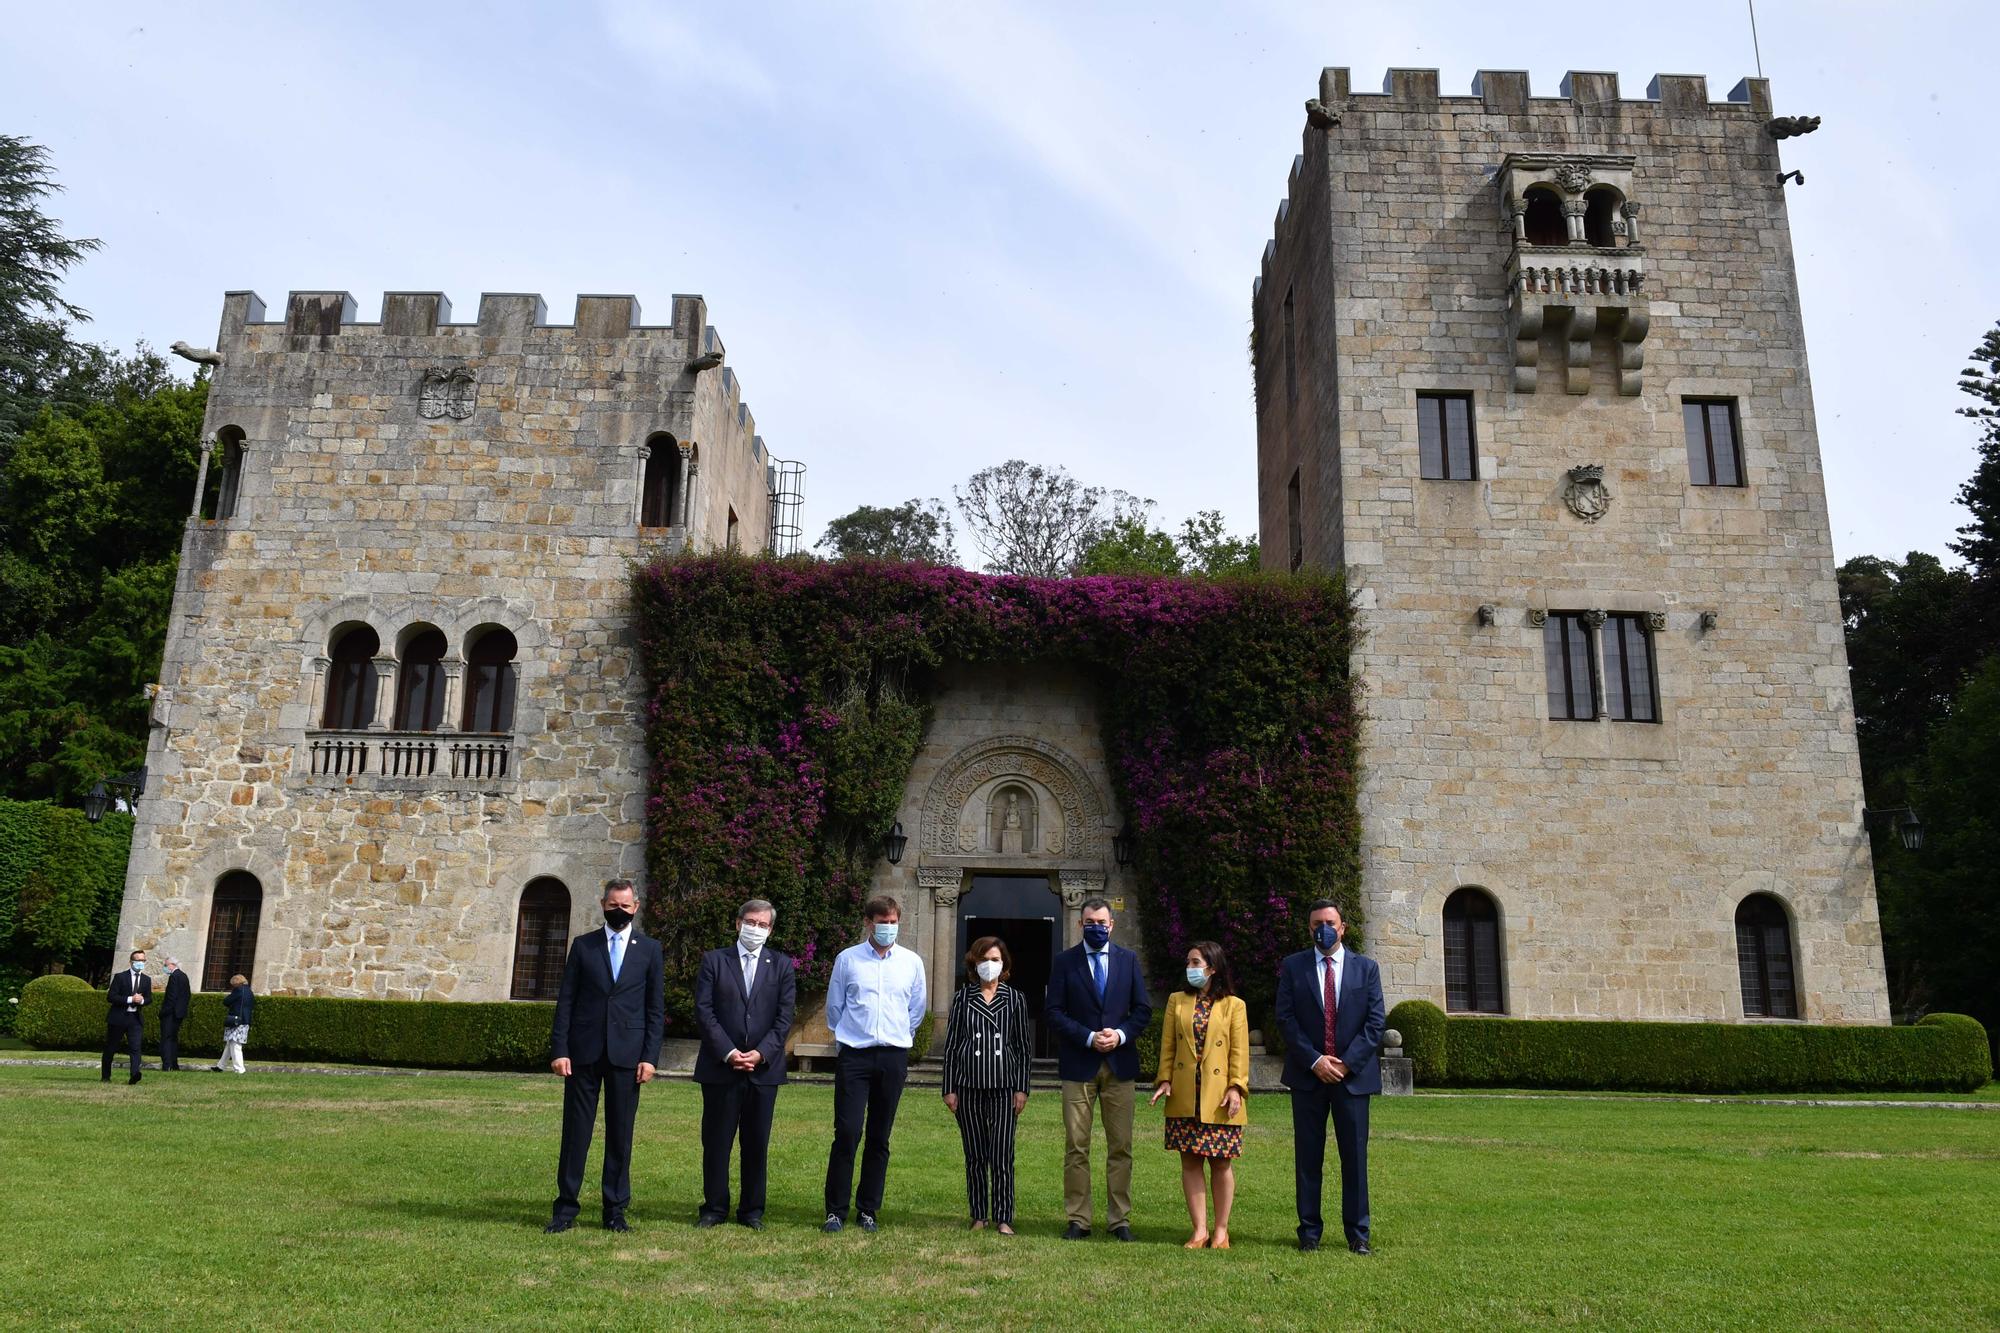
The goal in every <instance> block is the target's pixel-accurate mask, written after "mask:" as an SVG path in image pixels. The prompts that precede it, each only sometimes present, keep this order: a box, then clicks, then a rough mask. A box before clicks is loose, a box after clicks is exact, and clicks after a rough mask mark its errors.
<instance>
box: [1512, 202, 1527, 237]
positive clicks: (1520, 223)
mask: <svg viewBox="0 0 2000 1333" xmlns="http://www.w3.org/2000/svg"><path fill="white" fill-rule="evenodd" d="M1507 211H1508V212H1509V213H1511V214H1513V215H1514V244H1516V245H1526V244H1527V243H1528V201H1527V200H1525V199H1522V198H1519V197H1516V198H1513V199H1509V200H1508V201H1507Z"/></svg>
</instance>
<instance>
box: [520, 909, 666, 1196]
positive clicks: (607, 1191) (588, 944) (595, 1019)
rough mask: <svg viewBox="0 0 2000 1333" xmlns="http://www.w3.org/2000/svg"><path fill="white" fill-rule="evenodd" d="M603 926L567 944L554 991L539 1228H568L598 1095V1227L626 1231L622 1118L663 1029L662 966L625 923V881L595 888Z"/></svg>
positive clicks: (628, 1127)
mask: <svg viewBox="0 0 2000 1333" xmlns="http://www.w3.org/2000/svg"><path fill="white" fill-rule="evenodd" d="M602 906H603V908H604V927H603V929H601V930H593V931H591V932H590V933H589V934H587V935H579V936H577V937H576V938H575V939H574V940H572V941H571V942H570V946H569V961H568V962H567V963H565V964H564V965H563V979H562V989H561V990H560V991H558V992H557V994H556V1021H555V1031H554V1032H553V1033H552V1034H551V1036H550V1039H549V1051H550V1054H551V1055H552V1056H553V1057H554V1058H553V1059H552V1060H550V1062H549V1068H551V1069H553V1070H555V1072H556V1073H558V1074H561V1075H562V1077H563V1133H562V1155H561V1157H560V1158H559V1159H558V1161H557V1164H556V1206H555V1215H554V1216H553V1217H552V1218H551V1219H550V1221H549V1224H548V1225H547V1226H546V1227H543V1228H542V1230H544V1231H568V1230H569V1229H570V1228H571V1227H572V1226H574V1225H575V1224H576V1215H577V1213H578V1212H579V1211H580V1205H579V1204H578V1203H577V1195H578V1194H579V1193H580V1192H581V1191H582V1189H583V1163H584V1159H586V1158H587V1157H589V1156H590V1136H591V1132H592V1130H593V1129H594V1128H595V1127H596V1122H597V1094H598V1092H599V1091H600V1090H602V1091H603V1093H604V1229H605V1230H606V1231H627V1230H630V1228H629V1227H627V1226H626V1224H625V1209H626V1206H627V1205H628V1204H630V1203H631V1201H632V1121H633V1118H634V1117H635V1116H637V1115H638V1112H639V1088H640V1087H641V1085H643V1084H646V1083H650V1082H652V1080H653V1070H654V1067H655V1066H656V1065H658V1064H659V1062H660V1041H661V1039H662V1038H663V1037H664V1036H665V1035H666V1026H667V1002H666V973H665V966H664V962H663V959H662V957H661V954H660V945H659V941H657V940H652V939H648V938H647V937H646V936H644V935H641V934H640V933H639V932H638V931H637V930H635V929H633V926H632V922H633V920H634V919H635V918H636V917H637V916H638V915H639V900H638V895H637V894H636V893H635V892H634V890H633V888H632V881H631V880H629V879H613V880H607V881H606V882H605V885H604V898H603V903H602Z"/></svg>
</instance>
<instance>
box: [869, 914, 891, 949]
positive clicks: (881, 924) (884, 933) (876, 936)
mask: <svg viewBox="0 0 2000 1333" xmlns="http://www.w3.org/2000/svg"><path fill="white" fill-rule="evenodd" d="M870 937H871V938H872V939H873V940H874V941H875V947H876V948H878V949H886V948H888V947H889V946H890V945H892V944H894V943H895V942H896V923H895V922H894V921H877V922H876V923H875V929H874V930H873V931H872V932H871V934H870Z"/></svg>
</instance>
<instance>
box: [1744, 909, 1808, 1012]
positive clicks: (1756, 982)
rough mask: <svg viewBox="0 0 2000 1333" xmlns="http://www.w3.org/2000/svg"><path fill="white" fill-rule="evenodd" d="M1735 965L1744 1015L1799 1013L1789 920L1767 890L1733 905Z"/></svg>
mask: <svg viewBox="0 0 2000 1333" xmlns="http://www.w3.org/2000/svg"><path fill="white" fill-rule="evenodd" d="M1736 968H1737V971H1738V972H1739V973H1741V975H1742V980H1743V1012H1744V1014H1745V1015H1746V1016H1748V1017H1751V1018H1797V1017H1798V1016H1799V1002H1798V997H1797V995H1795V994H1794V993H1793V990H1792V921H1791V918H1790V917H1788V916H1786V915H1785V905H1784V904H1783V903H1781V902H1779V901H1778V900H1777V899H1776V898H1773V897H1772V896H1771V895H1770V894H1768V893H1753V894H1751V895H1750V896H1749V897H1748V898H1745V899H1744V900H1743V901H1742V903H1741V904H1740V905H1738V907H1737V908H1736Z"/></svg>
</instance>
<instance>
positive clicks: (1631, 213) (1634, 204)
mask: <svg viewBox="0 0 2000 1333" xmlns="http://www.w3.org/2000/svg"><path fill="white" fill-rule="evenodd" d="M1618 211H1619V212H1620V213H1622V214H1624V215H1625V219H1626V220H1627V221H1628V222H1630V221H1636V220H1637V219H1638V217H1639V201H1638V200H1636V199H1627V200H1626V201H1625V202H1624V203H1622V204H1620V205H1618Z"/></svg>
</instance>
